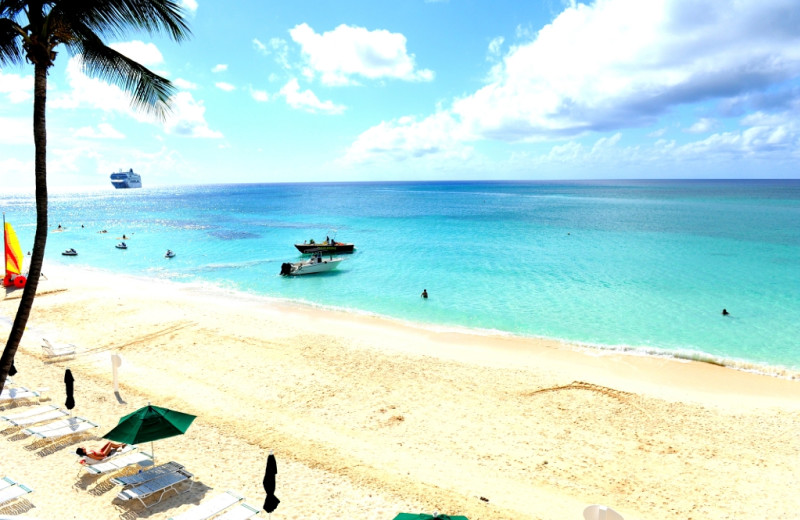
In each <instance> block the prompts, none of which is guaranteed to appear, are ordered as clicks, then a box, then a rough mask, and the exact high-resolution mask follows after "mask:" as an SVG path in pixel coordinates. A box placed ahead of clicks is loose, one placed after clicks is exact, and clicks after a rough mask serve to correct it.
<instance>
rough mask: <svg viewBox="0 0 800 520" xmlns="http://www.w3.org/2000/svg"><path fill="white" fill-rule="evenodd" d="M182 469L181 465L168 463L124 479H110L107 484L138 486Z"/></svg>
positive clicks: (172, 462) (173, 462)
mask: <svg viewBox="0 0 800 520" xmlns="http://www.w3.org/2000/svg"><path fill="white" fill-rule="evenodd" d="M182 469H183V465H182V464H178V463H177V462H175V461H170V462H165V463H164V464H160V465H158V466H155V467H153V468H150V469H148V470H147V471H142V472H141V473H135V474H133V475H127V476H124V477H114V478H112V479H110V480H109V482H111V483H112V484H114V485H117V486H123V487H132V486H138V485H139V484H142V483H144V482H147V481H148V480H153V479H156V478H158V477H160V476H162V475H167V474H169V473H175V472H176V471H180V470H182Z"/></svg>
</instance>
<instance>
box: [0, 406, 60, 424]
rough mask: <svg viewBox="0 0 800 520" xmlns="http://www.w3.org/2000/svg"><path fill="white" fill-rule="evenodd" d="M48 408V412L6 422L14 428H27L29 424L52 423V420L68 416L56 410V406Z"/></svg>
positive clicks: (58, 409)
mask: <svg viewBox="0 0 800 520" xmlns="http://www.w3.org/2000/svg"><path fill="white" fill-rule="evenodd" d="M37 408H38V407H37ZM49 408H50V409H49V410H44V411H42V412H41V413H37V414H29V415H26V416H24V417H20V418H17V419H6V420H7V421H8V422H10V423H11V424H13V425H14V426H28V425H30V424H36V423H40V422H44V421H52V420H53V419H61V418H62V417H65V416H67V415H69V413H68V412H66V411H64V410H62V409H61V408H58V407H57V406H50V407H49Z"/></svg>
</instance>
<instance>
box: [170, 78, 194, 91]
mask: <svg viewBox="0 0 800 520" xmlns="http://www.w3.org/2000/svg"><path fill="white" fill-rule="evenodd" d="M172 84H173V85H175V86H176V87H178V88H179V89H181V90H195V89H197V84H196V83H192V82H191V81H188V80H185V79H181V78H177V79H174V80H172Z"/></svg>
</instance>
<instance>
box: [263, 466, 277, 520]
mask: <svg viewBox="0 0 800 520" xmlns="http://www.w3.org/2000/svg"><path fill="white" fill-rule="evenodd" d="M277 473H278V463H277V462H276V461H275V455H273V454H272V452H270V453H269V457H267V471H266V472H265V473H264V491H266V492H267V498H266V499H265V500H264V511H266V512H267V513H270V514H272V512H273V511H275V509H276V508H277V507H278V504H280V503H281V501H280V500H278V497H276V496H275V475H276V474H277Z"/></svg>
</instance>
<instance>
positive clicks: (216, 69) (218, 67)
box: [211, 63, 228, 73]
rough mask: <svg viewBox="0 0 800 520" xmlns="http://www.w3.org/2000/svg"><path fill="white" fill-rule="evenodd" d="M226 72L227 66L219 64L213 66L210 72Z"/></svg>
mask: <svg viewBox="0 0 800 520" xmlns="http://www.w3.org/2000/svg"><path fill="white" fill-rule="evenodd" d="M226 70H228V65H226V64H224V63H219V64H217V65H214V68H213V69H211V72H214V73H217V72H225V71H226Z"/></svg>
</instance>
